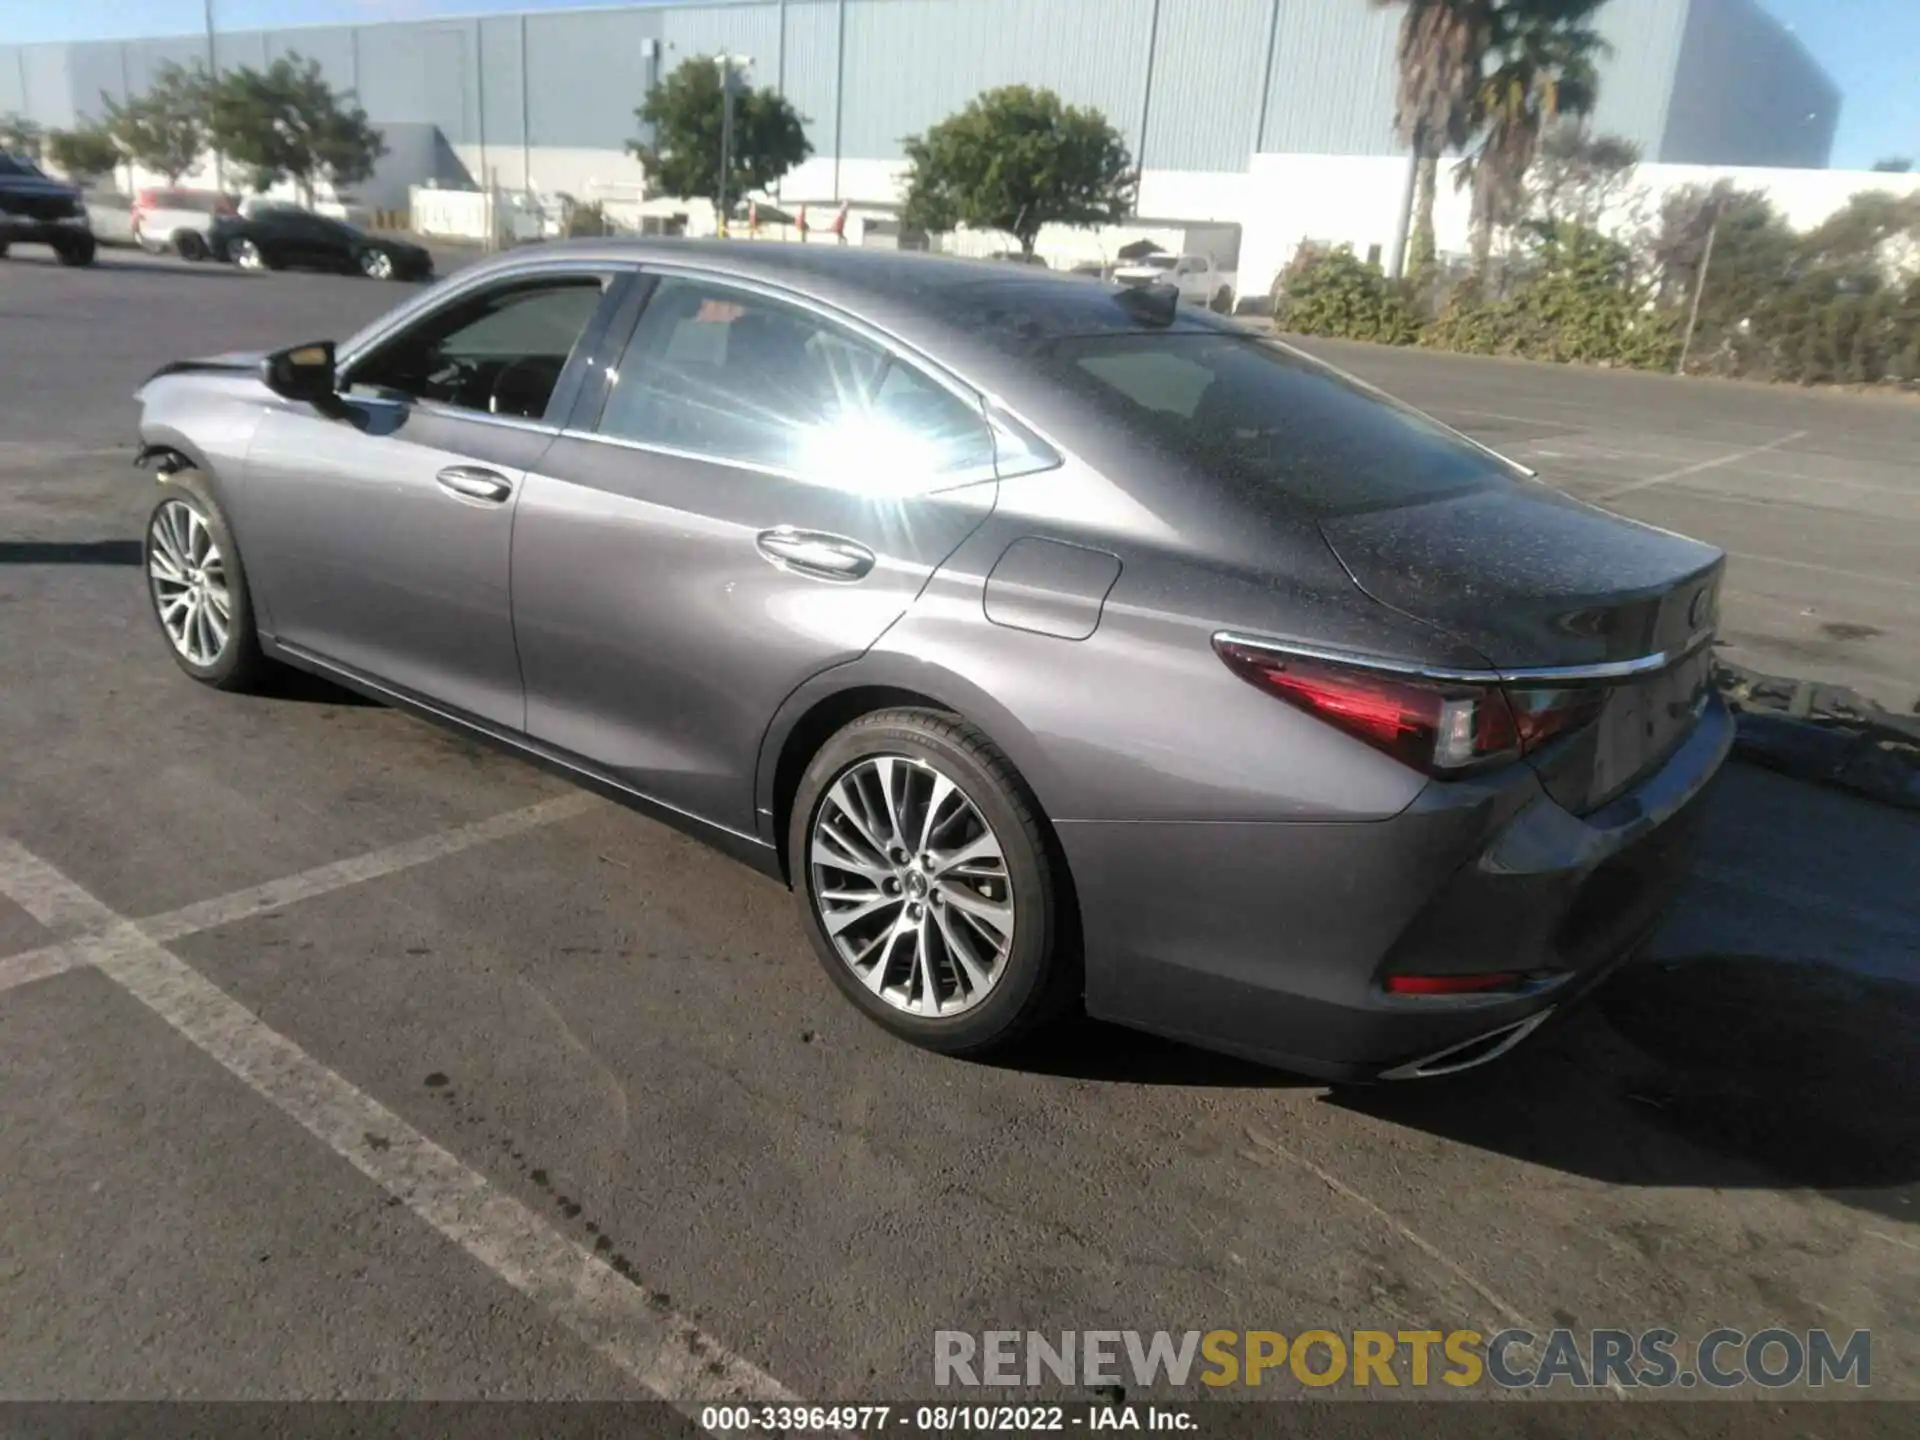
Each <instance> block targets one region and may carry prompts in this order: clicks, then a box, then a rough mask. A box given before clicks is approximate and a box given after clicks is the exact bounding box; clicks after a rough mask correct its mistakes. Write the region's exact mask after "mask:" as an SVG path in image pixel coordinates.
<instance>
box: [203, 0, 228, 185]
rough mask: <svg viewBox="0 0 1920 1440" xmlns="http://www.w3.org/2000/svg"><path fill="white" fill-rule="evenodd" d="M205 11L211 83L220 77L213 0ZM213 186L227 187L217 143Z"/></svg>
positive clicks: (214, 157)
mask: <svg viewBox="0 0 1920 1440" xmlns="http://www.w3.org/2000/svg"><path fill="white" fill-rule="evenodd" d="M206 11H207V83H208V84H209V85H211V84H213V83H214V82H215V81H216V80H218V79H219V78H220V70H219V63H220V62H219V61H218V60H216V59H215V58H214V53H213V0H207V6H206ZM213 188H214V189H215V190H217V191H220V192H223V193H224V192H225V190H226V188H227V183H226V176H225V174H224V173H223V164H222V161H221V159H220V147H219V146H218V145H216V146H214V148H213Z"/></svg>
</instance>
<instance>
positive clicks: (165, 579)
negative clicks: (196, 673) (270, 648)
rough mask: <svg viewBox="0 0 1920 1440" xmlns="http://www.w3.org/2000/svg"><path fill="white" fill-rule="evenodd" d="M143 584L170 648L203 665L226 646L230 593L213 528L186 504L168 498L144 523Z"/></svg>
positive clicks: (231, 615) (230, 623)
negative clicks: (148, 589) (144, 558)
mask: <svg viewBox="0 0 1920 1440" xmlns="http://www.w3.org/2000/svg"><path fill="white" fill-rule="evenodd" d="M147 582H148V584H149V585H150V586H151V587H152V590H153V608H154V609H155V610H157V611H158V612H159V614H160V624H161V627H162V628H163V629H164V630H165V631H166V632H167V638H168V639H169V640H171V641H172V642H173V648H174V649H175V650H178V651H179V652H180V653H181V655H183V656H185V657H186V659H187V662H188V663H189V664H192V665H198V666H200V667H201V668H203V669H204V668H206V667H207V666H209V665H212V664H213V663H214V662H215V661H217V660H218V659H219V658H220V656H221V654H222V653H223V652H224V651H225V650H226V648H227V635H228V633H229V632H230V630H231V629H232V626H233V596H232V595H231V594H230V593H229V592H228V590H227V567H226V562H225V561H224V560H223V559H222V558H221V555H220V547H219V546H218V545H216V544H215V543H214V539H213V531H212V530H211V529H210V528H209V527H208V525H207V522H206V520H205V519H204V518H203V517H202V516H201V515H200V513H199V512H198V511H197V510H195V509H194V508H193V507H192V506H191V505H188V504H185V503H184V502H182V501H179V500H169V501H168V502H167V503H166V504H164V505H162V506H161V507H160V508H159V509H158V510H156V511H155V512H154V516H153V521H152V523H151V524H150V525H149V526H148V527H147Z"/></svg>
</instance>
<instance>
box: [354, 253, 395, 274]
mask: <svg viewBox="0 0 1920 1440" xmlns="http://www.w3.org/2000/svg"><path fill="white" fill-rule="evenodd" d="M360 273H361V274H362V275H364V276H366V277H367V278H368V279H369V280H391V279H393V256H391V255H389V254H388V253H387V252H386V251H384V250H362V251H361V252H360Z"/></svg>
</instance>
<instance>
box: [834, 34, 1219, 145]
mask: <svg viewBox="0 0 1920 1440" xmlns="http://www.w3.org/2000/svg"><path fill="white" fill-rule="evenodd" d="M1165 3H1169V4H1173V3H1180V0H1165ZM1152 10H1153V3H1152V0H846V57H845V70H844V73H845V77H846V96H845V100H844V117H845V131H844V136H843V148H842V153H843V154H845V155H847V156H849V157H851V158H855V159H862V160H890V159H894V158H895V157H897V156H898V155H899V154H900V141H901V139H902V137H904V136H908V135H914V134H918V133H919V132H920V131H922V130H925V129H926V128H927V127H928V126H929V125H932V124H934V123H935V122H936V121H938V120H941V119H943V118H945V117H946V116H948V115H950V114H952V113H953V112H954V111H955V110H958V109H959V108H960V107H961V106H963V105H965V104H966V103H967V101H969V100H971V99H972V98H973V97H974V96H976V95H978V94H979V93H980V92H981V91H982V90H987V89H991V88H993V87H994V86H998V85H1016V84H1026V85H1036V86H1042V85H1043V86H1046V87H1048V88H1049V89H1052V90H1056V91H1058V92H1059V93H1060V96H1061V97H1062V98H1063V99H1065V100H1067V101H1069V102H1070V103H1072V104H1076V105H1092V106H1095V107H1097V108H1098V109H1099V110H1101V111H1102V112H1103V113H1105V115H1106V116H1107V118H1108V119H1109V120H1111V121H1112V122H1113V123H1114V124H1115V125H1116V126H1118V127H1119V128H1120V129H1121V130H1122V131H1124V132H1126V134H1127V138H1128V142H1129V143H1130V144H1132V145H1133V146H1135V148H1136V149H1137V148H1138V143H1139V118H1140V109H1141V103H1142V100H1143V98H1144V97H1145V94H1146V80H1147V39H1148V29H1149V21H1150V19H1151V17H1152ZM829 138H830V137H829ZM814 143H815V145H816V146H818V145H819V143H820V142H819V140H817V139H816V140H815V141H814ZM823 153H824V152H823ZM1240 163H1241V164H1245V157H1244V156H1242V157H1241V162H1240Z"/></svg>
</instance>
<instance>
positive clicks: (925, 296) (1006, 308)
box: [474, 238, 1238, 362]
mask: <svg viewBox="0 0 1920 1440" xmlns="http://www.w3.org/2000/svg"><path fill="white" fill-rule="evenodd" d="M562 258H567V259H588V260H602V259H604V260H612V261H626V262H639V263H643V264H645V263H652V264H658V265H674V266H684V267H687V268H689V269H694V270H703V271H709V272H712V273H713V274H714V275H715V276H716V277H732V278H737V279H742V280H748V281H757V282H759V283H762V284H767V285H772V286H777V287H779V288H781V289H786V290H791V291H794V292H796V293H797V294H799V295H802V296H804V297H806V298H809V299H812V300H816V301H819V302H821V303H824V304H827V305H830V306H832V307H834V308H837V309H842V310H845V311H847V312H849V313H850V314H853V315H855V316H858V317H860V318H862V319H866V320H868V321H870V322H872V323H875V324H878V325H880V326H882V327H883V328H885V329H888V330H891V331H893V332H894V333H895V334H897V335H899V336H900V338H902V339H904V340H907V341H909V342H910V343H914V344H917V345H921V346H924V347H925V348H927V349H929V350H930V351H932V352H933V353H934V354H935V355H936V357H938V358H943V359H948V360H949V361H950V362H952V361H961V360H965V359H973V360H976V361H978V360H982V359H985V358H987V357H989V356H991V357H996V358H1001V359H1004V358H1006V357H1008V356H1015V355H1019V354H1023V353H1026V352H1028V351H1030V350H1031V349H1032V348H1033V347H1034V346H1036V345H1040V344H1045V343H1047V342H1049V341H1052V340H1056V339H1060V338H1063V337H1065V336H1069V335H1090V334H1111V333H1125V332H1130V331H1149V330H1160V331H1165V330H1167V329H1178V330H1187V331H1193V330H1222V329H1225V330H1232V331H1235V332H1236V333H1238V327H1235V326H1233V325H1231V324H1230V323H1229V322H1227V321H1224V320H1222V319H1221V318H1220V317H1217V316H1214V315H1210V314H1207V313H1205V312H1203V311H1199V310H1192V309H1183V310H1180V311H1179V312H1177V314H1175V315H1174V317H1173V319H1172V321H1171V323H1170V324H1168V323H1155V321H1154V319H1153V318H1152V317H1150V316H1149V315H1147V314H1146V313H1145V312H1143V310H1142V309H1141V308H1140V306H1139V305H1138V303H1137V300H1134V299H1131V298H1129V297H1128V295H1127V292H1123V291H1121V290H1118V289H1116V288H1114V287H1112V286H1109V285H1107V284H1105V283H1104V282H1102V281H1100V280H1098V279H1094V278H1091V277H1088V276H1086V275H1075V274H1071V273H1069V272H1066V271H1059V270H1052V269H1047V268H1044V267H1042V266H1038V265H1013V264H1008V263H1007V262H1005V261H993V260H970V259H962V258H959V257H957V256H950V255H932V254H927V253H925V252H921V251H912V250H892V249H886V250H882V249H866V248H864V247H862V246H858V245H836V244H798V243H793V242H782V241H773V240H766V241H757V240H719V239H713V240H689V239H679V238H663V239H651V238H648V239H614V240H604V239H602V240H563V241H555V242H550V243H547V244H542V245H538V246H530V247H526V248H523V249H518V250H512V251H508V252H506V253H505V254H503V255H500V256H497V257H494V258H493V259H491V260H488V261H483V262H481V264H480V265H479V266H476V267H474V273H475V274H476V277H477V275H478V274H481V273H486V272H489V271H494V270H512V269H517V268H520V267H523V266H531V265H537V264H539V263H541V262H543V261H549V260H556V259H562Z"/></svg>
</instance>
